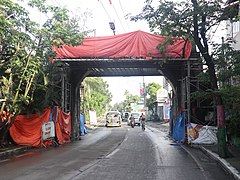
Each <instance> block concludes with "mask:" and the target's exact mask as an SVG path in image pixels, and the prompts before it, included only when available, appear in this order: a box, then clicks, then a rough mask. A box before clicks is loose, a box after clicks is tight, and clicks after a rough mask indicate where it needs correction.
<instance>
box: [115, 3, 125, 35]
mask: <svg viewBox="0 0 240 180" xmlns="http://www.w3.org/2000/svg"><path fill="white" fill-rule="evenodd" d="M112 6H113V9H114V11H115V14H116V15H117V18H118V20H119V22H120V24H121V26H122V28H123V30H124V31H125V32H126V30H125V28H124V27H123V24H122V21H121V19H120V17H119V15H118V13H117V11H116V9H115V6H114V5H113V4H112Z"/></svg>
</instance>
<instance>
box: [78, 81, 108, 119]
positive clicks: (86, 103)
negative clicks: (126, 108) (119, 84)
mask: <svg viewBox="0 0 240 180" xmlns="http://www.w3.org/2000/svg"><path fill="white" fill-rule="evenodd" d="M83 84H84V97H83V105H82V107H81V108H82V109H84V111H85V114H86V119H87V120H88V119H89V116H88V113H87V112H88V110H95V111H96V113H97V116H98V117H99V116H101V115H102V114H104V113H105V112H106V111H107V110H108V107H109V106H110V102H111V99H112V95H111V93H110V92H109V90H108V84H107V82H106V81H104V80H103V79H102V78H99V77H96V78H92V77H87V78H85V79H84V82H83Z"/></svg>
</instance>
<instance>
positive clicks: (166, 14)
mask: <svg viewBox="0 0 240 180" xmlns="http://www.w3.org/2000/svg"><path fill="white" fill-rule="evenodd" d="M151 2H152V0H146V3H147V4H146V6H145V7H144V8H143V12H142V13H141V14H139V15H137V16H136V17H134V18H133V20H139V19H144V20H147V21H148V23H149V26H150V28H151V29H152V31H154V30H158V31H160V32H161V34H164V35H167V36H177V37H185V38H190V39H191V40H193V41H194V43H195V44H196V46H197V48H198V49H199V51H200V53H201V55H202V58H203V60H204V61H205V63H206V65H207V66H208V74H209V78H210V82H211V89H212V91H216V90H218V88H219V87H218V82H217V76H216V71H215V65H214V57H213V56H212V55H211V54H210V50H209V43H210V39H209V38H208V33H210V31H211V29H212V28H213V27H214V26H216V25H218V24H219V23H220V22H221V21H222V20H223V15H224V9H223V8H222V7H223V2H222V1H221V0H209V1H205V0H191V3H189V2H188V1H186V2H181V3H174V2H171V1H165V0H163V1H160V4H159V5H158V7H156V8H154V7H153V6H152V5H151ZM214 102H215V105H216V112H217V122H218V123H217V124H218V145H219V147H218V149H219V155H220V156H221V157H226V156H227V152H228V151H227V148H226V134H225V127H226V125H225V117H224V107H223V101H222V97H221V95H220V94H215V96H214Z"/></svg>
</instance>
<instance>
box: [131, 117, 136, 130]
mask: <svg viewBox="0 0 240 180" xmlns="http://www.w3.org/2000/svg"><path fill="white" fill-rule="evenodd" d="M131 126H132V128H134V126H135V121H134V119H132V120H131Z"/></svg>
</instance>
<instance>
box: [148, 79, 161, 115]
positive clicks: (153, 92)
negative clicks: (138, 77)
mask: <svg viewBox="0 0 240 180" xmlns="http://www.w3.org/2000/svg"><path fill="white" fill-rule="evenodd" d="M160 88H161V85H159V84H157V83H155V82H152V83H150V84H148V85H147V87H146V93H147V94H149V95H150V97H149V98H148V99H147V107H148V108H149V109H150V110H151V111H152V112H154V102H156V99H157V91H158V90H159V89H160Z"/></svg>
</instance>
